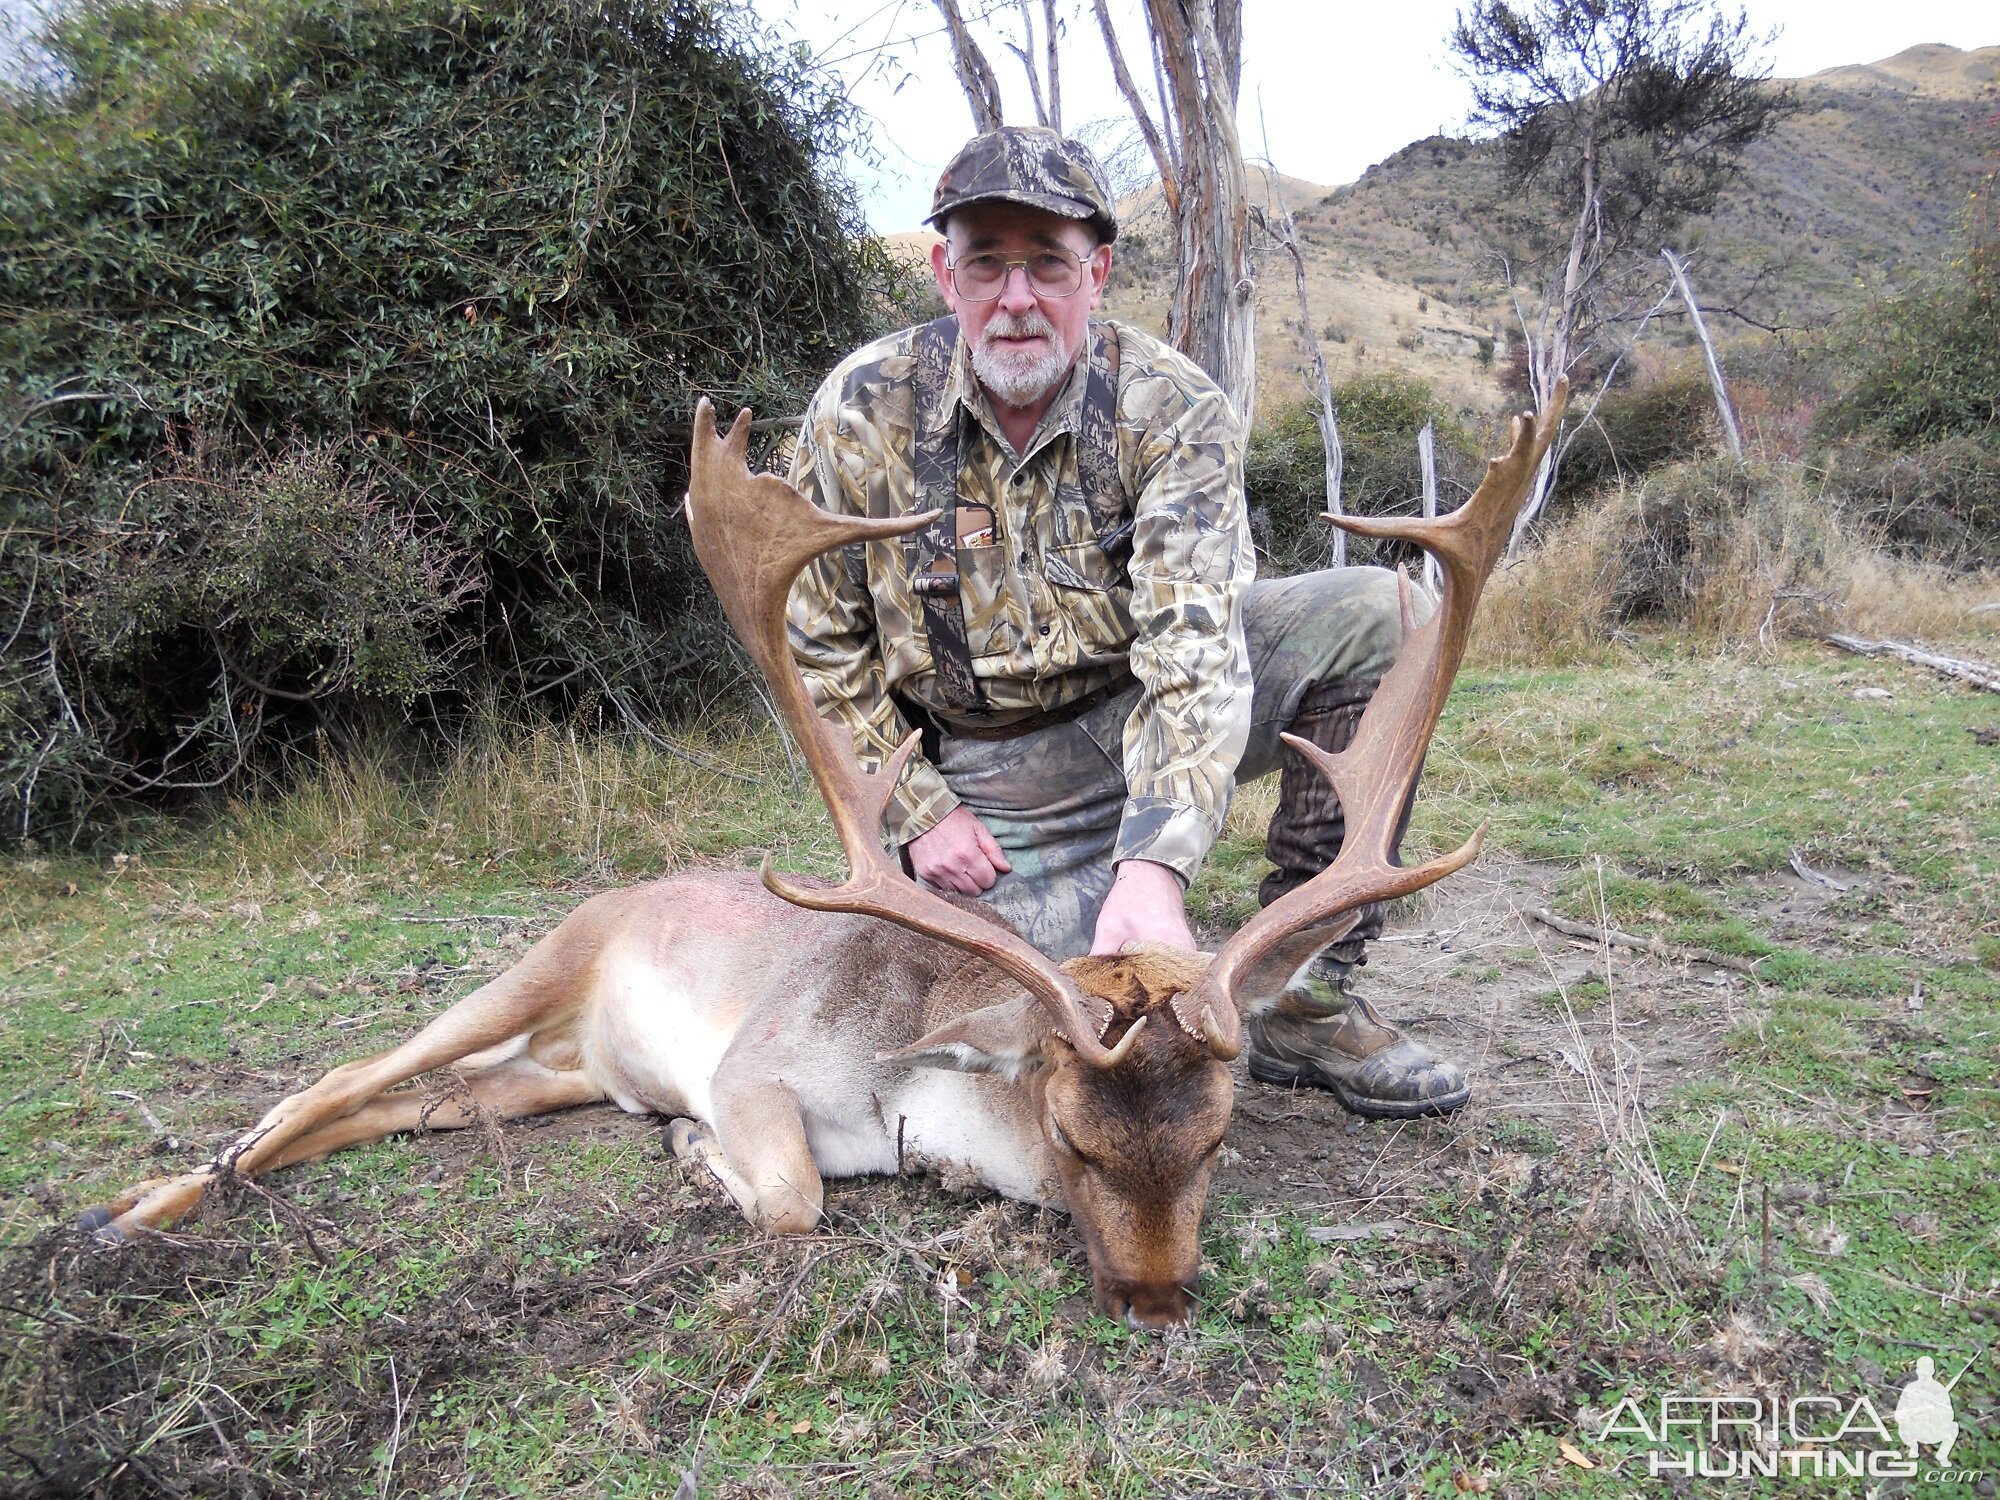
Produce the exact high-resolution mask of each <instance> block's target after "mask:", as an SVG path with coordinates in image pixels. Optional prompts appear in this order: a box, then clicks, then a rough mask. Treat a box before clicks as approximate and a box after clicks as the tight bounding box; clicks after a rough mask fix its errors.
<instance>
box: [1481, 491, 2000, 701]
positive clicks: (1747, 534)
mask: <svg viewBox="0 0 2000 1500" xmlns="http://www.w3.org/2000/svg"><path fill="white" fill-rule="evenodd" d="M1995 600H2000V574H1996V573H1994V572H1992V571H1990V570H1989V571H1987V572H1983V573H1972V574H1968V573H1963V572H1954V571H1952V570H1950V569H1947V568H1944V567H1942V566H1939V565H1937V564H1934V563H1927V562H1922V561H1918V560H1913V559H1908V558H1901V557H1896V556H1893V555H1891V554H1889V553H1887V552H1885V551H1883V550H1881V549H1880V547H1879V546H1878V545H1877V544H1876V541H1875V539H1874V538H1873V537H1872V536H1871V535H1869V534H1868V533H1867V532H1866V531H1865V530H1864V529H1862V528H1859V527H1856V526H1854V525H1852V524H1850V523H1847V522H1845V521H1843V519H1842V518H1841V516H1840V514H1839V512H1838V510H1837V509H1836V507H1835V506H1834V505H1833V503H1832V502H1831V501H1830V500H1829V499H1828V498H1827V497H1826V496H1825V495H1824V494H1823V493H1821V492H1819V491H1818V490H1817V489H1816V488H1814V487H1813V486H1812V485H1811V484H1810V483H1809V482H1808V481H1807V479H1806V477H1805V474H1804V472H1803V470H1802V469H1801V468H1800V467H1799V466H1797V465H1796V464H1788V463H1782V462H1779V463H1757V462H1753V463H1752V464H1750V465H1749V466H1748V467H1746V468H1744V469H1743V470H1740V471H1739V470H1737V469H1736V468H1735V466H1734V465H1732V464H1729V463H1728V462H1727V461H1725V460H1720V459H1698V460H1692V461H1689V462H1687V463H1682V464H1675V465H1672V466H1670V467H1668V468H1666V469H1662V470H1659V471H1656V472H1655V473H1654V474H1651V475H1649V476H1647V478H1646V479H1645V480H1644V481H1642V482H1641V483H1638V484H1636V485H1632V486H1628V487H1625V488H1622V489H1620V490H1618V491H1616V492H1614V493H1613V494H1612V495H1611V496H1610V497H1609V498H1608V499H1606V500H1604V501H1603V502H1601V503H1599V504H1596V505H1593V506H1591V507H1589V508H1587V509H1584V510H1581V511H1578V512H1577V513H1576V514H1574V515H1573V516H1571V517H1570V518H1568V519H1567V520H1566V521H1564V522H1562V523H1561V524H1559V525H1558V526H1556V527H1555V528H1554V529H1552V530H1551V531H1549V532H1548V533H1546V534H1545V535H1544V537H1543V538H1542V540H1541V541H1540V542H1539V544H1538V545H1537V546H1536V547H1535V548H1534V549H1533V550H1532V551H1531V552H1529V553H1527V554H1526V555H1525V556H1524V557H1523V558H1521V559H1520V560H1519V561H1518V562H1517V563H1515V564H1514V565H1512V566H1510V567H1508V568H1506V569H1504V570H1503V571H1502V572H1500V573H1499V574H1497V575H1496V576H1495V578H1494V580H1493V582H1492V584H1491V586H1490V587H1489V588H1488V591H1487V595H1486V598H1485V600H1484V601H1483V603H1482V605H1481V609H1480V619H1479V626H1478V629H1477V631H1476V632H1475V634H1474V643H1475V650H1476V652H1477V655H1478V657H1479V659H1481V660H1483V661H1486V662H1488V663H1491V664H1497V665H1530V664H1547V663H1549V662H1555V661H1578V660H1592V659H1596V658H1599V657H1601V656H1602V655H1603V654H1604V652H1606V651H1607V650H1609V649H1613V648H1614V647H1615V646H1616V644H1617V642H1618V641H1619V640H1620V639H1621V638H1623V637H1624V635H1625V634H1626V632H1627V631H1628V630H1629V628H1630V627H1632V626H1634V625H1653V626H1661V627H1666V628H1670V629H1673V630H1676V631H1679V632H1683V633H1685V634H1686V635H1688V636H1690V637H1692V638H1694V639H1696V640H1700V641H1710V642H1715V643H1717V644H1722V645H1741V644H1752V643H1754V644H1763V645H1769V644H1770V643H1772V642H1773V641H1774V640H1776V639H1778V638H1781V637H1785V636H1819V635H1823V634H1825V633H1826V632H1828V631H1831V630H1850V631H1859V632H1862V633H1865V634H1872V635H1888V636H1894V637H1897V638H1899V639H1905V640H1910V639H1915V640H1923V641H1928V642H1933V643H1942V642H1960V643H1976V642H1978V641H1980V640H1990V639H1991V638H1992V637H1993V636H1994V635H1995V634H1996V633H2000V610H1991V611H1984V612H1981V606H1983V605H1986V604H1990V603H1992V602H1994V601H1995Z"/></svg>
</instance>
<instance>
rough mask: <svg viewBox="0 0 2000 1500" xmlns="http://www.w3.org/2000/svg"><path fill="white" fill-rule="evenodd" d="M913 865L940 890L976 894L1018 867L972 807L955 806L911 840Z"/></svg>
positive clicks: (928, 882) (990, 886)
mask: <svg viewBox="0 0 2000 1500" xmlns="http://www.w3.org/2000/svg"><path fill="white" fill-rule="evenodd" d="M908 847H909V851H910V868H911V869H913V870H915V871H916V873H917V879H919V880H921V881H924V882H925V883H927V884H929V885H934V886H936V887H937V888H938V889H939V890H944V891H957V892H958V893H959V894H960V895H962V896H976V895H978V894H979V893H980V892H981V891H984V890H990V889H992V886H993V882H994V881H996V880H998V879H999V878H1000V877H1001V876H1002V875H1004V874H1006V873H1007V872H1008V871H1009V870H1012V869H1013V868H1014V867H1013V866H1012V865H1010V864H1008V863H1007V856H1006V854H1005V853H1004V852H1003V851H1002V850H1001V848H1000V846H999V845H998V844H997V843H995V842H994V840H993V835H992V834H991V833H989V832H988V831H987V828H986V825H985V824H984V823H982V822H980V821H979V818H978V816H977V815H976V814H975V813H974V812H973V811H972V809H971V808H969V807H954V808H953V809H952V810H951V811H950V812H948V813H946V814H945V815H944V817H943V819H942V820H941V821H940V822H938V824H937V825H936V826H935V827H933V828H930V829H927V830H926V831H925V832H923V833H920V834H918V835H917V836H916V837H915V838H913V839H911V840H910V842H909V845H908Z"/></svg>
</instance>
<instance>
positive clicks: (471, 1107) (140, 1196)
mask: <svg viewBox="0 0 2000 1500" xmlns="http://www.w3.org/2000/svg"><path fill="white" fill-rule="evenodd" d="M461 1077H462V1079H463V1081H464V1083H465V1088H466V1090H469V1096H468V1093H467V1092H466V1091H464V1090H461V1091H453V1092H450V1093H445V1094H442V1095H440V1094H438V1093H436V1092H434V1091H431V1090H427V1089H413V1088H410V1089H406V1088H399V1089H393V1090H390V1091H387V1092H385V1093H381V1094H377V1095H376V1096H375V1097H374V1098H373V1099H370V1100H367V1101H366V1102H365V1103H363V1104H362V1105H360V1106H359V1107H358V1108H356V1109H353V1110H350V1111H348V1112H347V1113H346V1114H344V1115H342V1116H340V1117H339V1118H338V1119H335V1120H330V1121H328V1122H327V1123H326V1124H324V1125H320V1126H318V1127H317V1128H315V1129H312V1130H309V1131H307V1132H306V1133H305V1134H304V1135H301V1136H298V1137H296V1138H295V1139H293V1140H292V1141H291V1142H290V1143H289V1144H288V1145H286V1146H284V1147H283V1148H282V1149H280V1150H279V1151H278V1152H277V1154H276V1155H275V1156H269V1157H263V1158H259V1159H258V1161H257V1162H256V1164H255V1166H254V1167H248V1168H246V1167H245V1166H243V1165H242V1163H241V1160H239V1161H238V1162H236V1163H232V1164H230V1168H229V1169H230V1170H231V1171H234V1172H238V1173H240V1174H242V1175H245V1176H247V1175H249V1174H250V1173H251V1172H252V1171H257V1172H274V1171H276V1170H277V1169H278V1168H280V1167H289V1166H293V1165H295V1164H297V1163H299V1162H302V1161H315V1160H317V1159H318V1158H320V1157H322V1156H327V1155H330V1154H331V1153H333V1152H335V1151H341V1150H345V1149H346V1148H347V1147H349V1146H360V1145H366V1144H367V1143H369V1142H371V1141H379V1140H381V1139H383V1138H384V1137H385V1136H391V1135H396V1134H398V1133H400V1132H403V1131H411V1130H420V1129H422V1130H461V1129H463V1128H465V1127H466V1126H468V1125H470V1124H471V1123H472V1122H473V1121H474V1120H475V1119H477V1118H478V1117H479V1115H480V1114H481V1113H484V1114H485V1115H487V1116H488V1117H490V1118H493V1119H500V1120H518V1119H522V1118H524V1117H526V1116H528V1115H540V1114H547V1113H548V1112H550V1111H551V1110H557V1109H567V1108H569V1107H570V1106H571V1105H576V1104H592V1103H595V1102H596V1101H597V1100H600V1099H602V1098H604V1097H605V1095H604V1090H603V1089H602V1088H600V1087H598V1085H597V1084H596V1083H595V1082H593V1081H592V1080H591V1078H590V1077H589V1075H587V1074H586V1073H584V1072H583V1071H582V1070H581V1069H567V1070H557V1069H552V1068H545V1067H543V1066H542V1065H541V1064H539V1063H537V1062H535V1061H533V1060H532V1059H530V1058H526V1057H518V1058H509V1059H507V1060H506V1061H504V1062H500V1063H496V1064H494V1065H493V1066H491V1067H488V1068H482V1069H476V1070H472V1071H468V1072H466V1073H464V1074H462V1075H461ZM295 1097H303V1096H295ZM287 1102H289V1101H287ZM283 1108H284V1106H283V1105H280V1106H279V1109H283ZM277 1112H278V1111H277V1110H273V1111H272V1113H273V1114H276V1113H277ZM245 1155H246V1156H247V1155H248V1153H245ZM227 1161H228V1157H227V1154H226V1153H225V1155H224V1156H223V1157H222V1158H220V1159H219V1161H218V1162H211V1163H210V1164H208V1165H207V1166H204V1167H201V1168H198V1169H197V1170H195V1171H193V1172H188V1173H185V1174H183V1175H182V1176H179V1177H168V1178H155V1179H154V1180H152V1181H150V1182H142V1183H140V1184H139V1185H138V1186H137V1187H135V1188H133V1189H132V1190H131V1191H130V1192H129V1193H127V1194H125V1195H124V1197H122V1198H120V1199H118V1200H115V1201H114V1202H112V1203H108V1204H104V1205H102V1206H100V1207H98V1208H94V1209H92V1210H90V1212H89V1213H87V1214H85V1215H84V1216H83V1220H82V1227H83V1228H85V1229H88V1230H96V1231H98V1232H99V1233H102V1234H104V1235H106V1236H107V1237H109V1238H114V1239H115V1238H119V1237H122V1236H127V1235H129V1234H130V1233H131V1232H132V1230H133V1229H135V1228H140V1227H146V1226H152V1225H165V1224H170V1223H173V1222H176V1221H177V1220H179V1219H182V1218H185V1217H186V1216H187V1215H188V1214H189V1213H191V1212H192V1211H193V1210H194V1208H195V1207H196V1206H197V1205H198V1204H199V1203H200V1202H201V1200H202V1198H203V1197H205V1196H206V1195H207V1193H208V1192H209V1190H210V1189H211V1188H212V1187H214V1185H215V1183H216V1180H217V1178H218V1176H219V1175H220V1173H219V1165H220V1163H221V1162H227Z"/></svg>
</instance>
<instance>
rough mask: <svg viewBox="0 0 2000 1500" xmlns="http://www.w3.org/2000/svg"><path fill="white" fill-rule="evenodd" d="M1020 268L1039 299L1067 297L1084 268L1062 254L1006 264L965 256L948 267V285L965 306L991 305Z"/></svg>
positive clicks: (1080, 279) (1040, 253)
mask: <svg viewBox="0 0 2000 1500" xmlns="http://www.w3.org/2000/svg"><path fill="white" fill-rule="evenodd" d="M1016 266H1019V267H1020V268H1021V269H1022V270H1024V271H1026V272H1027V273H1028V287H1029V290H1031V291H1033V292H1034V294H1035V295H1036V296H1038V297H1067V296H1069V295H1070V294H1071V293H1072V292H1074V291H1075V290H1076V289H1077V288H1078V287H1080V286H1082V285H1083V264H1082V262H1080V261H1078V260H1077V259H1076V257H1075V256H1073V255H1068V254H1065V253H1064V252H1063V251H1061V250H1037V251H1036V252H1035V253H1034V254H1033V255H1027V256H1022V257H1020V258H1018V259H1014V260H1009V259H1008V258H1007V257H1006V256H1004V255H968V256H966V257H965V259H963V260H961V261H959V262H957V263H956V264H955V265H952V266H950V267H948V268H947V269H949V270H950V272H951V284H952V285H953V286H954V287H955V288H957V290H958V295H959V296H961V297H963V298H964V299H965V300H966V301H968V302H991V301H992V300H993V299H994V298H995V297H998V296H999V295H1000V293H1001V292H1002V291H1003V290H1004V289H1005V288H1006V285H1007V278H1008V276H1010V275H1011V274H1013V270H1014V267H1016Z"/></svg>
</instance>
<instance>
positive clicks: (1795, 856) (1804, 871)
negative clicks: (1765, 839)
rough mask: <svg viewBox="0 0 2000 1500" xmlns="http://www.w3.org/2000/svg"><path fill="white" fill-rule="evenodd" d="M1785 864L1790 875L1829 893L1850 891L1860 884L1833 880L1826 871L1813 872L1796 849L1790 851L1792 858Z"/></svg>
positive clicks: (1852, 881) (1853, 881)
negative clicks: (1789, 867) (1820, 887)
mask: <svg viewBox="0 0 2000 1500" xmlns="http://www.w3.org/2000/svg"><path fill="white" fill-rule="evenodd" d="M1786 863H1787V864H1789V865H1790V866H1791V867H1792V873H1793V874H1794V875H1796V876H1798V877H1799V879H1801V880H1803V881H1805V882H1806V884H1808V885H1823V886H1825V887H1826V888H1827V889H1828V890H1830V891H1851V890H1853V889H1854V888H1855V886H1857V885H1859V884H1861V882H1860V881H1858V880H1835V879H1834V878H1833V877H1832V876H1831V875H1829V874H1827V873H1826V871H1824V870H1815V869H1814V868H1813V867H1812V866H1811V865H1809V864H1807V863H1806V857H1805V856H1804V855H1803V854H1801V853H1799V851H1798V850H1796V849H1794V850H1793V851H1792V857H1791V858H1790V859H1789V860H1787V861H1786Z"/></svg>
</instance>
